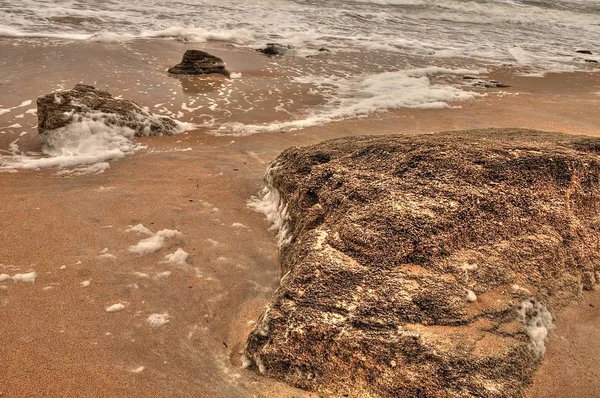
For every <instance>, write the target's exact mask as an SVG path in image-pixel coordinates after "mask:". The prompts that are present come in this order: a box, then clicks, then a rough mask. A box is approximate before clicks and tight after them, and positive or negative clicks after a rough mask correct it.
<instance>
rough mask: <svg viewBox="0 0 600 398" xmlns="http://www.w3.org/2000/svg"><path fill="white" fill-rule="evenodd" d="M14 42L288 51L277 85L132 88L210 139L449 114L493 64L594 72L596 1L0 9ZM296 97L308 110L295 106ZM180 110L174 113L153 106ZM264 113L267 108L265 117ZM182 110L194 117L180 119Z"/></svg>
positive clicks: (275, 68) (217, 0) (40, 2)
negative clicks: (400, 114)
mask: <svg viewBox="0 0 600 398" xmlns="http://www.w3.org/2000/svg"><path fill="white" fill-rule="evenodd" d="M23 37H25V38H40V40H46V39H45V38H51V39H53V40H54V39H65V40H75V41H80V42H85V41H88V42H108V43H124V44H125V45H126V44H127V43H128V42H131V41H135V40H136V39H139V38H143V39H149V40H180V41H186V42H190V45H193V44H195V43H206V42H214V43H222V44H229V45H233V46H236V47H240V48H249V49H257V48H260V47H262V46H264V45H265V44H266V43H269V42H277V43H281V44H285V45H289V46H292V50H291V51H290V53H289V55H286V56H285V57H283V58H280V59H277V58H275V59H273V61H272V62H270V63H269V68H270V72H276V73H275V75H278V76H280V78H278V79H270V80H269V81H268V82H266V81H264V80H262V81H259V79H258V78H252V77H246V76H241V78H237V79H231V80H229V81H228V82H227V83H224V84H222V85H221V86H220V88H219V89H215V90H214V91H213V92H212V93H209V94H197V95H195V96H194V95H193V93H187V94H186V95H185V96H182V98H181V99H180V98H177V100H176V101H173V98H171V93H168V96H165V97H164V98H157V97H156V96H157V94H152V93H151V91H150V90H152V88H151V87H146V88H145V89H146V90H147V91H146V92H145V93H146V94H148V95H153V97H154V98H155V99H156V104H144V105H147V106H148V107H150V108H151V109H152V110H153V111H155V112H157V111H158V112H160V113H162V114H164V115H168V116H172V117H174V118H178V119H181V116H182V115H184V119H185V120H183V121H185V122H191V123H194V124H195V125H197V126H200V127H201V128H202V129H204V130H205V131H208V132H210V133H213V134H218V135H248V134H255V133H269V132H281V131H290V130H298V129H302V128H306V127H310V126H318V125H324V124H327V123H330V122H333V121H337V120H342V119H348V118H355V117H364V116H367V115H370V114H373V113H376V112H385V111H388V110H392V109H401V108H420V109H443V108H448V107H451V106H460V103H461V102H462V101H469V100H473V99H475V98H478V97H481V96H485V95H487V93H486V91H485V90H480V89H476V88H474V87H472V86H469V84H468V83H469V82H468V81H465V80H463V79H462V77H463V76H464V75H466V74H469V75H477V74H479V75H482V76H485V74H486V73H487V72H488V71H490V70H493V69H494V68H496V67H502V66H509V67H512V68H514V69H515V71H516V73H520V74H524V75H532V76H543V75H544V74H545V73H548V72H573V71H579V70H587V71H590V70H596V71H597V70H600V68H598V67H597V66H596V64H592V63H586V62H585V59H589V60H596V61H600V56H599V53H600V48H599V46H598V43H599V41H598V40H599V39H600V1H598V0H473V1H467V0H330V1H321V0H237V1H234V0H175V1H162V0H128V1H121V0H119V1H117V0H21V1H19V2H15V1H9V0H0V39H3V40H9V41H10V40H11V38H23ZM197 47H199V48H202V46H201V45H197ZM322 48H326V49H328V50H329V52H327V53H320V52H319V49H322ZM576 50H591V51H592V52H593V54H592V55H582V54H579V53H577V52H576ZM0 56H1V54H0ZM313 56H314V58H310V57H313ZM307 57H309V58H307ZM232 72H237V71H235V70H233V71H232ZM238 76H239V74H236V77H238ZM256 87H260V88H261V90H256ZM252 90H254V91H252ZM255 92H256V94H255ZM265 92H267V93H268V94H265ZM40 94H42V93H40ZM265 95H267V97H268V98H266V97H265ZM307 95H309V96H313V97H314V98H318V99H319V100H318V101H316V100H311V101H306V98H307ZM261 96H262V97H261ZM22 100H23V101H25V100H31V98H23V99H22ZM182 100H183V101H186V102H185V104H184V105H182V107H181V109H180V108H178V107H174V106H170V105H164V104H168V103H173V102H179V103H181V101H182ZM308 102H310V104H309V103H308ZM265 103H270V104H275V105H272V108H271V109H270V111H269V109H266V108H265V105H261V104H265ZM20 109H21V108H18V103H15V104H3V105H0V116H2V115H4V114H6V115H5V116H3V118H4V119H3V120H0V122H3V123H4V125H6V126H8V127H7V128H6V129H4V131H0V133H6V134H7V135H11V137H12V136H14V135H15V134H16V130H15V129H13V130H14V132H12V133H11V131H12V130H11V129H10V127H11V126H17V125H19V126H20V119H16V118H17V117H19V115H18V113H19V111H20ZM190 109H199V110H198V111H197V112H195V113H194V112H191V113H190V114H189V115H188V112H189V111H190ZM27 112H28V113H29V112H33V110H28V111H27ZM13 114H14V115H13ZM11 115H13V116H14V117H13V118H11V117H12V116H11ZM32 115H33V113H32ZM264 115H269V119H268V120H266V119H265V117H264ZM26 116H27V115H26ZM0 125H2V123H0ZM13 138H14V139H18V138H17V137H16V136H15V137H13ZM13 138H11V139H13ZM11 142H12V143H13V144H14V145H13V147H12V149H11V148H8V149H7V150H5V152H6V153H12V154H15V150H16V149H18V148H17V146H18V145H19V142H17V141H11ZM100 149H103V148H100ZM5 158H6V156H5ZM0 160H1V159H0ZM13 160H14V159H13ZM3 163H4V168H12V169H14V168H15V167H16V166H14V165H13V166H11V165H9V166H6V164H7V160H4V161H3ZM13 163H14V162H13ZM17 163H19V164H21V163H23V162H22V161H19V162H17Z"/></svg>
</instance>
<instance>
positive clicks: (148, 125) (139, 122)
mask: <svg viewBox="0 0 600 398" xmlns="http://www.w3.org/2000/svg"><path fill="white" fill-rule="evenodd" d="M37 108H38V111H37V115H38V131H39V133H40V135H41V138H42V142H43V141H44V137H46V136H47V135H48V133H49V132H50V131H54V130H57V129H60V128H62V127H65V126H67V125H70V124H72V123H77V122H87V123H93V122H101V123H104V124H106V125H107V126H109V127H110V126H117V127H126V128H129V129H131V130H133V131H134V135H135V136H162V135H173V134H175V133H177V132H179V131H180V130H181V127H180V126H179V125H178V124H177V122H176V121H175V120H173V119H171V118H169V117H166V116H158V115H154V114H153V113H150V112H149V111H147V110H146V109H144V108H142V107H140V106H139V105H138V104H136V103H135V102H133V101H130V100H124V99H118V98H114V97H113V96H112V95H111V94H110V93H109V92H107V91H103V90H99V89H97V88H95V87H93V86H89V85H86V84H77V85H76V86H75V87H74V88H73V89H72V90H66V91H57V92H54V93H50V94H46V95H44V96H43V97H40V98H38V99H37Z"/></svg>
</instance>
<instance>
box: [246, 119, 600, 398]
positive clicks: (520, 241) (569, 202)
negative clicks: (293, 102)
mask: <svg viewBox="0 0 600 398" xmlns="http://www.w3.org/2000/svg"><path fill="white" fill-rule="evenodd" d="M599 154H600V139H594V138H585V137H576V136H567V135H561V134H550V133H543V132H537V131H528V130H516V129H498V130H496V129H491V130H480V131H467V132H457V133H441V134H432V135H420V136H412V137H409V136H364V137H354V138H342V139H338V140H332V141H327V142H323V143H321V144H317V145H313V146H309V147H293V148H290V149H288V150H286V151H284V152H283V153H282V154H281V155H280V156H279V157H278V158H277V159H276V160H275V161H274V162H273V164H272V165H271V168H270V169H269V171H268V174H267V177H266V179H267V182H268V188H267V189H266V191H265V195H264V196H263V197H262V198H255V201H254V203H253V204H251V206H254V207H255V208H256V209H260V210H262V211H264V212H266V213H268V214H269V219H270V220H272V221H274V223H275V225H277V226H278V227H279V242H280V262H281V273H282V275H283V276H282V278H281V285H280V287H279V288H278V289H277V291H276V292H275V294H274V296H273V298H272V300H271V302H270V303H269V304H268V306H267V307H266V309H265V310H264V312H263V314H262V315H261V317H260V319H259V321H258V322H257V324H256V328H255V329H254V330H253V331H252V332H251V334H250V336H249V337H248V340H247V344H246V347H245V358H244V363H245V365H246V366H249V367H251V368H253V369H256V370H258V371H259V372H261V373H262V374H264V375H266V376H269V377H273V378H276V379H279V380H282V381H285V382H287V383H289V384H291V385H293V386H296V387H300V388H303V389H307V390H311V391H318V392H320V393H323V394H333V395H335V396H341V395H344V394H348V396H369V397H421V396H422V397H471V396H482V397H521V396H522V394H523V388H524V386H526V385H527V384H528V383H529V382H530V381H531V377H532V374H533V372H534V371H535V369H536V367H537V366H538V365H539V363H540V360H541V358H542V356H543V354H544V341H545V338H546V335H547V334H548V332H550V331H551V330H552V329H553V327H554V326H553V323H552V315H551V313H550V311H556V310H558V309H560V308H563V307H565V306H567V305H569V304H571V303H573V302H575V301H577V300H578V299H579V298H580V297H581V291H582V289H592V288H593V287H594V286H595V285H596V283H597V281H598V277H599V276H600V274H599V272H600V252H599V251H598V248H597V242H598V241H599V239H600V229H599V227H600V224H599V221H598V217H597V214H598V212H599V210H600V156H599Z"/></svg>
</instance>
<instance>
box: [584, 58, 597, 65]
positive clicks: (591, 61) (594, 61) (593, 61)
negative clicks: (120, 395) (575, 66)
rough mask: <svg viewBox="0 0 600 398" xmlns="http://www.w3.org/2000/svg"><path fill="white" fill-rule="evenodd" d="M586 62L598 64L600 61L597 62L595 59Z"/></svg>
mask: <svg viewBox="0 0 600 398" xmlns="http://www.w3.org/2000/svg"><path fill="white" fill-rule="evenodd" d="M584 61H585V62H587V63H590V64H597V63H598V61H596V60H595V59H584Z"/></svg>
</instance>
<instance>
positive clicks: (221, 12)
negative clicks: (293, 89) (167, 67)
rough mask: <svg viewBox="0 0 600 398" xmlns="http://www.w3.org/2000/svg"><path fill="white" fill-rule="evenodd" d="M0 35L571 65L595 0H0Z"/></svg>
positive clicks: (582, 45)
mask: <svg viewBox="0 0 600 398" xmlns="http://www.w3.org/2000/svg"><path fill="white" fill-rule="evenodd" d="M0 36H6V37H11V36H17V37H18V36H26V37H27V36H33V37H36V36H42V37H61V38H72V39H77V40H98V41H120V40H128V39H132V38H136V37H176V38H180V39H187V40H191V41H208V40H220V41H229V42H231V43H234V44H236V45H240V46H248V47H259V46H261V45H264V44H265V43H266V42H271V41H277V42H280V43H283V44H289V45H292V46H294V47H295V48H297V49H299V50H300V54H301V55H306V54H308V53H310V51H314V50H317V49H319V48H321V47H326V48H328V49H330V50H332V51H353V52H361V51H366V50H378V51H386V52H391V53H399V54H406V55H409V56H414V57H429V58H452V57H464V58H474V59H478V60H483V61H486V62H491V63H511V64H517V65H522V66H528V67H533V68H537V69H540V70H566V71H570V70H575V69H577V68H579V67H580V66H581V63H578V62H574V61H573V51H574V50H575V49H595V48H596V47H597V45H598V38H600V1H598V0H475V1H465V0H331V1H320V0H235V1H234V0H176V1H162V0H128V1H116V0H21V1H18V2H15V1H9V0H0Z"/></svg>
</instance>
